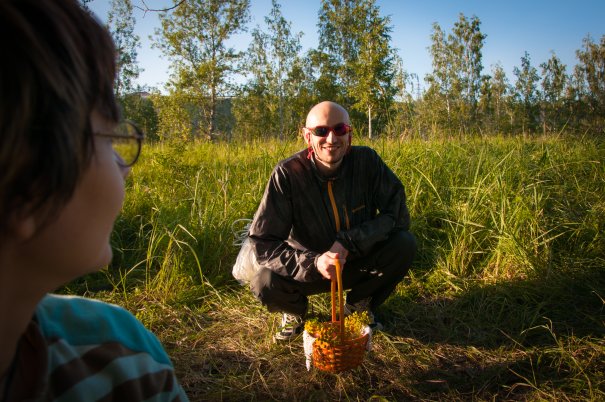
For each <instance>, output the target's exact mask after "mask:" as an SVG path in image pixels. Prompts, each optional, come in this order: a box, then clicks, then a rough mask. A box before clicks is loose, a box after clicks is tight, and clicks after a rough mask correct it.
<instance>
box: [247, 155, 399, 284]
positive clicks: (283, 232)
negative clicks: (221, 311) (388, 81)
mask: <svg viewBox="0 0 605 402" xmlns="http://www.w3.org/2000/svg"><path fill="white" fill-rule="evenodd" d="M409 226H410V215H409V212H408V209H407V206H406V197H405V191H404V188H403V185H402V184H401V181H400V180H399V179H398V178H397V177H396V176H395V174H394V173H393V172H392V171H391V169H389V168H388V166H387V165H386V164H385V163H384V162H383V161H382V159H381V158H380V156H378V154H377V153H376V152H375V151H374V150H373V149H371V148H368V147H357V146H356V147H352V148H351V151H350V152H349V153H348V154H347V155H346V156H345V157H344V159H343V161H342V164H341V165H340V167H339V170H338V172H337V173H336V175H335V176H334V177H331V178H326V177H323V176H322V175H321V173H320V172H319V171H318V169H317V167H316V166H315V163H314V161H313V160H312V159H308V158H307V151H306V150H304V151H301V152H298V153H297V154H295V155H293V156H291V157H290V158H288V159H286V160H283V161H281V162H279V163H278V165H277V166H276V167H275V169H274V170H273V173H272V174H271V178H270V179H269V183H268V184H267V187H266V189H265V194H264V196H263V199H262V200H261V203H260V206H259V208H258V210H257V212H256V214H255V216H254V220H253V222H252V225H251V226H250V232H249V236H250V239H251V240H252V244H253V248H254V251H255V253H256V257H257V259H258V262H259V263H260V265H261V266H263V267H267V268H269V269H271V270H273V271H275V272H277V273H279V274H281V275H285V276H291V277H292V278H294V279H295V280H297V281H301V282H310V281H315V280H319V279H321V278H322V276H321V274H320V273H319V271H318V270H317V267H316V265H315V260H316V259H317V257H319V256H320V255H321V254H322V253H324V252H325V251H327V250H329V249H330V247H331V246H332V244H333V243H334V241H335V240H338V241H339V242H340V243H341V244H342V245H343V246H344V247H345V248H346V249H347V250H348V251H349V256H348V257H347V260H352V259H355V258H359V257H361V256H365V255H367V254H368V253H369V252H370V250H371V249H372V247H373V246H374V245H375V244H376V243H377V242H380V241H382V240H386V239H387V237H388V235H389V234H390V233H391V232H392V231H394V230H408V229H409Z"/></svg>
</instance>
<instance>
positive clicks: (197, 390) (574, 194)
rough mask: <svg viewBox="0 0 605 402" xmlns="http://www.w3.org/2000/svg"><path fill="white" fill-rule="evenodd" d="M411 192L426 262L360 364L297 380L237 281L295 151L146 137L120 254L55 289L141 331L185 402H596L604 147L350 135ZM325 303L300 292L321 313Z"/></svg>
mask: <svg viewBox="0 0 605 402" xmlns="http://www.w3.org/2000/svg"><path fill="white" fill-rule="evenodd" d="M356 140H357V143H363V144H365V145H369V146H371V147H373V148H374V149H376V150H377V151H378V152H379V153H380V154H381V155H382V157H383V159H384V160H385V161H386V162H387V164H388V165H389V166H390V167H391V168H392V170H393V171H394V172H395V173H396V174H397V175H398V176H399V178H400V179H401V181H402V182H403V183H404V185H405V187H406V193H407V196H408V207H409V209H410V212H411V216H412V229H411V230H412V232H413V233H414V234H415V235H416V237H417V240H418V244H419V251H418V256H417V258H416V261H415V263H414V266H413V268H412V269H411V271H410V274H409V276H408V277H406V279H405V280H404V282H402V283H401V284H400V285H399V286H398V288H397V290H396V292H395V293H394V294H393V295H392V296H391V297H390V298H389V299H388V300H387V302H386V303H385V304H384V305H383V306H382V307H381V308H380V309H379V310H378V312H377V315H378V317H379V318H380V319H381V321H382V322H383V323H384V324H385V331H384V332H380V333H376V334H375V335H374V338H373V351H372V352H371V353H370V354H369V355H368V356H367V358H366V359H365V361H364V363H363V365H362V366H361V367H360V368H358V369H355V370H352V371H349V372H345V373H342V374H338V375H336V374H328V373H323V372H319V371H315V370H311V371H307V370H306V368H305V360H304V354H303V347H302V339H300V338H299V340H298V341H295V342H292V343H289V344H275V343H273V341H272V337H271V336H272V334H273V332H274V331H275V330H276V329H277V326H278V325H279V320H280V316H279V315H278V314H272V313H268V312H267V311H266V310H265V309H264V308H263V307H262V306H261V305H260V304H259V303H258V302H256V301H255V299H254V298H253V297H252V296H251V294H250V292H249V291H248V289H247V288H246V287H244V286H241V285H239V283H237V282H236V281H235V280H234V279H233V278H232V276H231V268H232V265H233V263H234V261H235V258H236V255H237V252H238V247H237V245H236V244H235V243H234V242H235V240H236V237H237V234H238V233H239V232H241V231H242V229H243V227H244V225H245V223H246V221H245V219H250V218H252V216H253V214H254V211H255V209H256V207H257V205H258V202H259V201H260V198H261V196H262V193H263V191H264V187H265V184H266V181H267V179H268V177H269V174H270V172H271V170H272V168H273V166H274V165H275V163H276V162H277V161H279V160H280V159H283V158H285V157H287V156H289V155H290V154H292V153H293V152H295V151H297V150H299V149H301V148H302V147H303V144H302V142H301V141H290V142H279V141H277V140H270V141H262V142H261V141H259V142H254V143H239V144H238V143H214V144H212V143H206V142H199V143H161V144H147V145H146V147H145V148H144V153H143V155H142V158H141V161H140V162H139V163H138V164H137V165H136V166H135V167H134V169H133V171H132V173H131V175H130V177H129V179H128V183H127V197H126V200H125V204H124V210H123V213H122V215H121V216H120V217H119V219H118V221H117V222H116V226H115V232H114V235H113V238H112V242H113V245H114V250H115V251H114V261H113V263H112V265H111V266H110V267H107V269H105V270H103V271H102V272H100V273H97V274H92V275H88V276H86V277H83V278H81V279H78V280H76V281H74V282H72V283H70V284H69V285H67V286H66V287H64V288H63V289H61V291H62V292H64V293H77V294H85V295H89V296H93V297H98V298H102V299H104V300H106V301H111V302H114V303H117V304H120V305H122V306H124V307H126V308H128V309H129V310H130V311H132V312H133V313H134V314H135V315H136V316H137V317H138V318H139V319H140V320H142V321H143V322H144V323H145V324H146V325H147V326H148V327H149V328H151V329H152V330H153V331H154V332H155V333H156V334H157V335H158V337H159V338H160V340H161V341H162V342H163V343H164V345H165V347H166V349H167V350H168V352H169V354H170V355H171V357H172V359H173V361H174V363H175V367H176V370H177V374H178V376H179V378H180V381H181V383H182V385H183V386H184V388H185V390H186V391H187V393H188V395H189V396H190V398H191V400H193V401H205V400H207V401H215V400H225V401H240V400H241V401H243V400H246V401H249V400H251V401H256V400H263V401H264V400H330V401H332V400H354V401H357V400H360V401H368V400H372V401H400V400H421V401H457V400H460V401H468V400H472V401H492V400H497V401H506V400H524V401H525V400H528V401H562V400H569V401H586V400H589V401H598V400H605V338H604V335H605V239H604V235H605V164H604V162H605V144H604V143H603V141H602V140H600V139H595V138H587V137H575V136H574V137H572V136H559V137H548V138H546V137H544V138H543V137H532V138H520V137H514V138H512V137H489V138H467V139H440V140H432V141H421V140H410V141H398V140H386V139H385V140H375V141H372V142H369V141H367V140H365V141H364V140H360V139H356ZM328 299H329V297H326V296H314V297H312V298H311V306H312V314H313V315H316V316H319V317H323V318H325V319H326V320H327V319H328V311H329V300H328Z"/></svg>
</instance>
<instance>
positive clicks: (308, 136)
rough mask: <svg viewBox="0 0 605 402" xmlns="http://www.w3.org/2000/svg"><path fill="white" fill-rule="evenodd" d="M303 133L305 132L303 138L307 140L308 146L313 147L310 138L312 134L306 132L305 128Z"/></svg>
mask: <svg viewBox="0 0 605 402" xmlns="http://www.w3.org/2000/svg"><path fill="white" fill-rule="evenodd" d="M302 132H303V138H304V139H305V143H306V144H307V145H308V146H311V138H310V136H311V133H310V132H309V131H308V130H305V129H304V128H303V129H302Z"/></svg>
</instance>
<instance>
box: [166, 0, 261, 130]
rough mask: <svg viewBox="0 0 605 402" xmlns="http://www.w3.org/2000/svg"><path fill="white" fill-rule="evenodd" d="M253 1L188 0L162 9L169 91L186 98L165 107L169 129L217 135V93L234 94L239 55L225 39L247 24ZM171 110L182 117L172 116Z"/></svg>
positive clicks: (221, 95) (169, 103) (173, 94)
mask: <svg viewBox="0 0 605 402" xmlns="http://www.w3.org/2000/svg"><path fill="white" fill-rule="evenodd" d="M249 6H250V2H249V0H188V1H185V2H182V3H179V6H178V7H176V8H174V9H173V10H170V12H163V13H160V20H161V25H162V27H161V29H158V30H156V46H157V47H159V48H160V49H161V50H162V52H163V53H164V54H165V55H166V56H168V58H169V59H170V61H171V68H172V75H171V78H170V81H169V84H168V90H169V96H173V97H175V98H178V99H180V100H181V101H184V102H187V104H185V105H179V106H178V109H179V110H175V111H172V112H162V113H161V114H162V115H163V116H164V117H163V118H160V125H161V126H162V127H163V128H162V130H163V131H164V132H165V133H167V132H168V131H167V129H168V128H169V127H174V126H179V127H180V128H181V131H179V132H180V133H181V134H184V133H185V132H187V131H189V135H191V136H193V137H200V136H202V135H203V136H205V137H207V138H214V137H215V136H216V135H217V133H216V129H217V124H216V123H217V116H216V112H217V108H218V107H219V102H220V99H219V98H221V97H222V98H224V97H226V96H228V95H230V93H231V91H232V82H231V79H232V76H233V74H234V72H235V71H236V63H237V60H238V58H239V57H240V55H239V54H238V53H237V52H235V50H234V49H233V48H232V47H228V44H227V41H228V40H229V38H231V36H232V35H234V34H237V33H239V32H241V31H243V30H244V29H245V24H246V22H247V21H248V19H249ZM162 105H163V107H168V106H169V105H176V103H175V102H171V101H170V102H169V101H167V102H162ZM186 111H189V112H186ZM168 116H172V118H176V119H184V120H183V121H174V122H169V121H167V120H166V119H167V118H168ZM164 124H167V125H166V126H163V125H164Z"/></svg>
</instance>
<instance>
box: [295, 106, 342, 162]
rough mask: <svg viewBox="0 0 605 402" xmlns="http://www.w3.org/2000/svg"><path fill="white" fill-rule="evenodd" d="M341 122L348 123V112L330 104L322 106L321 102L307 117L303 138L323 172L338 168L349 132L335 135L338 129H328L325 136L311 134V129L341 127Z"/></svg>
mask: <svg viewBox="0 0 605 402" xmlns="http://www.w3.org/2000/svg"><path fill="white" fill-rule="evenodd" d="M342 124H346V125H349V124H350V123H349V116H348V114H347V113H346V111H344V110H343V109H340V108H336V107H334V106H332V105H330V104H328V105H325V107H322V105H321V104H320V105H318V107H316V108H314V109H313V110H312V111H311V112H310V113H309V116H308V117H307V123H306V127H305V129H304V136H305V140H306V142H307V144H308V145H309V146H311V148H312V149H313V152H314V153H315V158H316V160H317V161H318V162H319V163H320V164H321V166H320V169H321V170H323V171H324V173H330V172H333V171H335V170H336V168H338V166H339V165H340V163H341V162H342V158H344V156H345V155H346V153H347V151H348V149H349V145H350V143H351V142H350V141H351V133H346V134H344V135H340V136H339V135H336V132H338V130H333V129H330V130H328V134H327V135H326V136H325V137H321V136H318V135H315V134H313V132H312V131H313V130H312V129H313V128H315V127H318V126H324V127H325V126H328V127H331V128H334V127H337V128H338V126H339V125H341V126H340V127H339V128H341V129H342ZM335 131H336V132H335Z"/></svg>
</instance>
